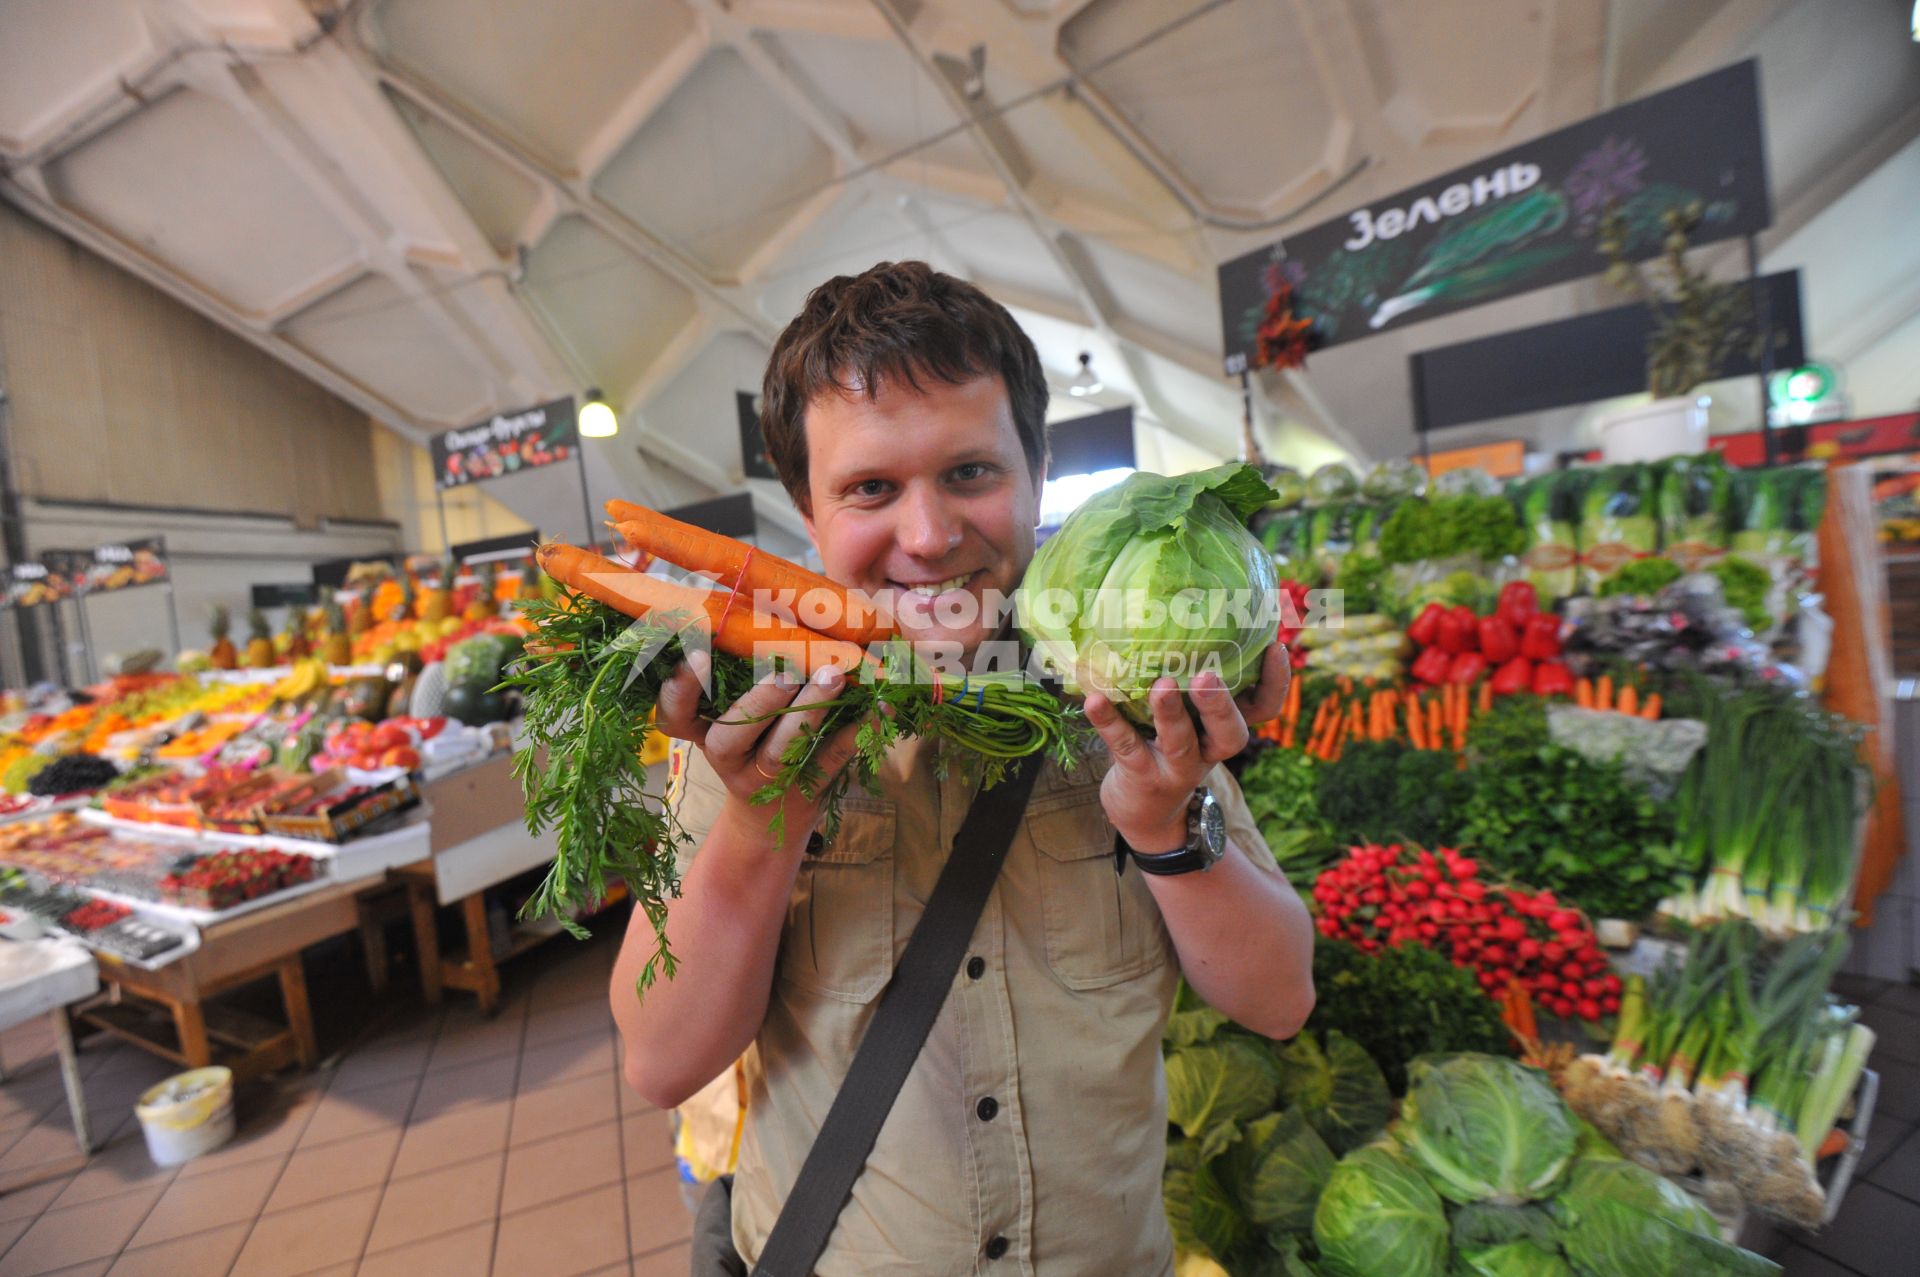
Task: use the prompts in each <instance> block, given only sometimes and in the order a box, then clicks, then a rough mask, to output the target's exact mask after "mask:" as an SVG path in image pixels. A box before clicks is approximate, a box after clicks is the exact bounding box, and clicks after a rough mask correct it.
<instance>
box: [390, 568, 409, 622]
mask: <svg viewBox="0 0 1920 1277" xmlns="http://www.w3.org/2000/svg"><path fill="white" fill-rule="evenodd" d="M388 619H390V620H394V621H401V622H406V621H411V620H412V619H413V577H412V576H411V575H410V574H408V573H407V572H405V571H402V572H401V573H400V597H399V599H398V601H396V602H395V603H394V605H393V611H392V612H390V613H388Z"/></svg>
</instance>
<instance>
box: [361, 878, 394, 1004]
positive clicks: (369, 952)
mask: <svg viewBox="0 0 1920 1277" xmlns="http://www.w3.org/2000/svg"><path fill="white" fill-rule="evenodd" d="M354 907H355V908H356V909H357V910H358V911H359V913H360V952H361V954H362V955H363V956H364V957H365V958H366V960H367V983H368V984H370V985H372V986H373V996H374V997H376V998H381V997H385V996H386V993H387V927H386V922H385V920H383V919H382V918H381V917H380V916H379V915H378V913H377V911H376V910H375V909H374V907H373V905H372V903H371V902H369V901H368V900H367V898H366V897H364V896H362V897H360V898H359V899H358V900H356V901H354Z"/></svg>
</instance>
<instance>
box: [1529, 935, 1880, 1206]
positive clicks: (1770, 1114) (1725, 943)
mask: <svg viewBox="0 0 1920 1277" xmlns="http://www.w3.org/2000/svg"><path fill="white" fill-rule="evenodd" d="M1846 949H1847V939H1846V933H1845V931H1844V930H1843V929H1841V928H1837V927H1836V928H1831V929H1828V930H1826V931H1823V932H1817V933H1812V934H1807V935H1802V936H1797V937H1795V938H1794V939H1792V940H1790V941H1788V942H1787V943H1786V944H1784V945H1781V946H1777V947H1773V948H1771V949H1769V948H1768V946H1767V945H1766V943H1765V941H1764V939H1763V937H1762V936H1761V934H1760V932H1759V930H1758V928H1757V927H1755V926H1754V924H1752V923H1751V922H1747V921H1738V922H1729V923H1722V924H1720V925H1719V926H1716V927H1713V928H1709V929H1707V930H1703V931H1701V932H1698V933H1696V934H1695V935H1694V936H1693V937H1692V939H1691V942H1690V943H1689V944H1688V946H1687V947H1686V949H1685V951H1684V954H1683V955H1682V956H1680V957H1677V958H1675V959H1673V960H1671V961H1669V962H1668V963H1667V964H1666V965H1665V966H1663V967H1662V968H1661V969H1660V970H1658V971H1657V972H1655V973H1654V975H1653V976H1652V977H1651V978H1650V979H1649V978H1646V977H1642V976H1633V977H1631V978H1629V980H1628V981H1627V987H1626V991H1625V994H1624V996H1623V998H1622V1000H1621V1006H1620V1017H1619V1020H1618V1023H1617V1027H1616V1030H1615V1033H1614V1038H1613V1043H1612V1045H1611V1048H1610V1049H1609V1050H1608V1052H1607V1053H1606V1054H1605V1055H1604V1056H1598V1055H1588V1056H1582V1057H1581V1058H1580V1059H1578V1060H1576V1061H1575V1062H1574V1063H1573V1065H1572V1066H1570V1067H1569V1068H1568V1070H1567V1072H1566V1074H1565V1076H1564V1078H1563V1081H1562V1087H1563V1090H1564V1091H1565V1094H1566V1099H1567V1102H1568V1103H1569V1104H1570V1105H1572V1106H1573V1108H1574V1109H1575V1111H1576V1112H1578V1113H1580V1115H1581V1116H1582V1117H1584V1118H1586V1119H1587V1120H1588V1121H1590V1122H1592V1123H1593V1125H1594V1126H1595V1127H1597V1128H1598V1129H1599V1130H1600V1131H1601V1132H1602V1133H1604V1134H1605V1135H1607V1136H1608V1137H1609V1138H1611V1139H1612V1140H1614V1142H1615V1143H1617V1144H1618V1145H1619V1146H1620V1148H1621V1149H1622V1150H1623V1151H1624V1152H1626V1153H1628V1154H1629V1155H1630V1156H1632V1157H1633V1158H1635V1160H1638V1161H1641V1162H1643V1163H1645V1164H1647V1165H1649V1166H1651V1167H1653V1168H1654V1169H1656V1170H1659V1171H1661V1172H1663V1173H1665V1174H1669V1175H1679V1174H1685V1173H1687V1172H1689V1171H1693V1170H1696V1169H1697V1170H1699V1171H1701V1172H1702V1173H1703V1174H1705V1175H1706V1176H1707V1177H1708V1178H1710V1179H1713V1180H1718V1181H1724V1182H1726V1183H1729V1184H1731V1185H1733V1186H1734V1188H1735V1189H1736V1190H1737V1191H1738V1193H1739V1195H1740V1197H1741V1198H1742V1200H1743V1201H1744V1202H1745V1203H1746V1204H1747V1205H1749V1206H1752V1207H1754V1208H1756V1209H1758V1210H1762V1211H1764V1212H1766V1213H1768V1214H1770V1215H1773V1216H1775V1217H1776V1218H1779V1219H1784V1220H1787V1221H1789V1222H1792V1223H1798V1224H1801V1225H1804V1226H1807V1227H1814V1226H1817V1225H1818V1224H1819V1222H1820V1219H1821V1216H1822V1214H1823V1208H1824V1206H1825V1194H1824V1192H1823V1191H1822V1189H1821V1187H1820V1184H1819V1181H1818V1179H1817V1178H1816V1176H1815V1166H1816V1164H1817V1162H1818V1160H1819V1153H1820V1149H1821V1146H1822V1145H1823V1144H1824V1143H1825V1142H1826V1139H1827V1137H1828V1134H1829V1133H1830V1132H1831V1131H1832V1130H1833V1129H1834V1125H1835V1123H1836V1122H1837V1121H1838V1120H1839V1118H1840V1116H1841V1115H1842V1113H1843V1111H1844V1110H1845V1108H1846V1106H1847V1104H1848V1102H1849V1100H1850V1099H1851V1098H1852V1096H1853V1092H1854V1089H1855V1087H1856V1085H1857V1084H1858V1082H1859V1080H1860V1075H1861V1072H1862V1070H1863V1069H1864V1068H1865V1067H1866V1061H1867V1055H1868V1052H1870V1051H1871V1050H1872V1048H1873V1032H1872V1030H1870V1029H1868V1028H1867V1027H1866V1026H1865V1025H1863V1024H1860V1023H1857V1022H1856V1019H1855V1017H1856V1015H1857V1014H1858V1009H1857V1008H1855V1007H1850V1006H1843V1005H1841V1004H1839V1003H1838V1002H1836V1001H1835V1000H1833V999H1832V998H1831V997H1830V996H1829V995H1828V992H1827V986H1828V984H1829V983H1830V982H1831V981H1832V979H1833V975H1834V972H1835V971H1836V970H1838V968H1839V965H1840V962H1841V960H1842V959H1843V958H1844V957H1845V955H1846Z"/></svg>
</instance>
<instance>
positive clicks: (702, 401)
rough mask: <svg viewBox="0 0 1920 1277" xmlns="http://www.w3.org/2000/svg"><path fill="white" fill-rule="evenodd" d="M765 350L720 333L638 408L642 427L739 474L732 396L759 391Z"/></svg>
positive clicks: (755, 342) (748, 340) (739, 335)
mask: <svg viewBox="0 0 1920 1277" xmlns="http://www.w3.org/2000/svg"><path fill="white" fill-rule="evenodd" d="M769 350H770V348H769V347H768V346H766V345H765V344H763V343H762V342H760V341H759V340H758V339H756V338H753V337H749V336H747V335H746V334H744V333H722V334H720V335H719V336H718V337H716V338H714V339H713V340H712V341H710V342H708V343H707V344H706V345H705V346H703V347H701V348H700V353H699V354H697V355H695V356H694V357H693V358H692V359H691V360H690V361H688V363H687V366H686V367H685V368H682V369H681V370H680V371H679V372H678V373H677V374H675V375H674V376H673V377H672V378H671V379H670V380H669V381H668V382H667V384H666V385H664V386H662V387H661V388H660V392H659V393H658V394H656V395H654V396H653V398H651V399H649V400H648V401H647V402H646V404H645V405H643V406H642V408H641V415H642V416H643V417H644V419H645V421H646V424H647V427H648V429H650V430H654V431H657V432H658V433H660V434H663V435H665V436H667V437H668V438H670V439H675V440H677V441H679V442H680V443H683V444H685V445H686V446H687V447H689V448H692V449H694V450H695V451H697V452H699V453H700V454H701V455H702V456H704V457H706V458H708V459H709V460H711V461H712V462H713V463H714V464H715V465H718V466H721V467H724V468H725V469H726V471H727V472H728V473H729V474H739V473H742V471H741V467H740V432H739V428H738V424H737V417H736V415H735V414H736V409H735V407H734V394H735V393H736V392H737V391H742V390H744V391H747V392H748V393H749V394H755V395H757V394H759V393H760V380H761V377H762V375H763V374H764V373H765V372H766V367H767V355H768V353H769Z"/></svg>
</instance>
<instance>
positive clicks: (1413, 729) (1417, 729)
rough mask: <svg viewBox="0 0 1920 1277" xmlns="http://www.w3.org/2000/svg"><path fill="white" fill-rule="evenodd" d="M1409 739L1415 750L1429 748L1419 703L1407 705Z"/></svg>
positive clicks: (1412, 702) (1413, 702)
mask: <svg viewBox="0 0 1920 1277" xmlns="http://www.w3.org/2000/svg"><path fill="white" fill-rule="evenodd" d="M1407 739H1408V740H1409V741H1411V742H1412V743H1413V747H1414V748H1415V749H1425V748H1426V747H1427V733H1426V732H1425V730H1423V728H1422V725H1421V720H1420V702H1419V701H1409V702H1408V703H1407Z"/></svg>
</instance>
